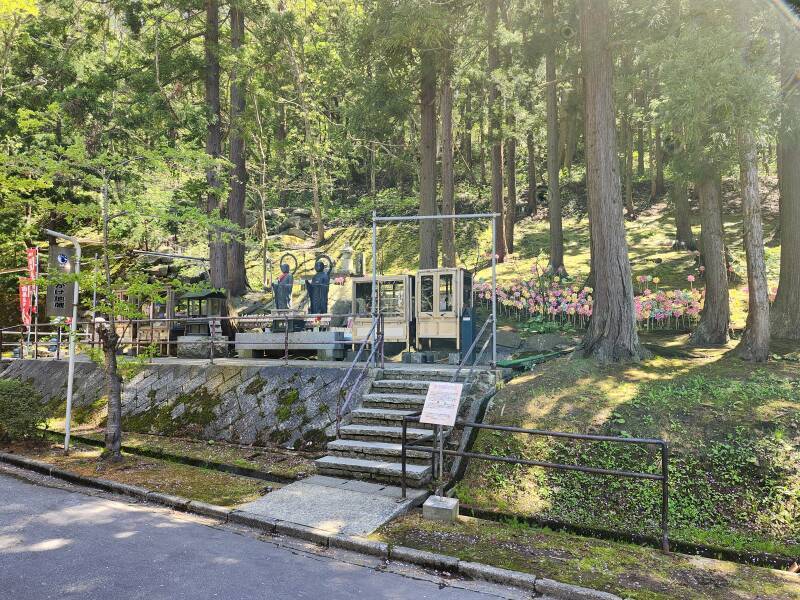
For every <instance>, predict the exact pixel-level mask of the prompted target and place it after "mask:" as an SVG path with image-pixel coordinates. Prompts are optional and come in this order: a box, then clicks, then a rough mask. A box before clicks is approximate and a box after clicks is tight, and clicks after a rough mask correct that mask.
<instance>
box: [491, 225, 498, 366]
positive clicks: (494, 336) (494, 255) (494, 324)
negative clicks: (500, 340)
mask: <svg viewBox="0 0 800 600" xmlns="http://www.w3.org/2000/svg"><path fill="white" fill-rule="evenodd" d="M492 366H493V367H495V366H497V219H496V218H493V219H492Z"/></svg>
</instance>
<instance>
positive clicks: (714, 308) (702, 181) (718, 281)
mask: <svg viewBox="0 0 800 600" xmlns="http://www.w3.org/2000/svg"><path fill="white" fill-rule="evenodd" d="M696 185H697V193H698V195H699V196H700V247H701V252H702V257H703V265H704V267H705V271H704V276H705V280H706V295H705V300H704V302H703V312H702V313H701V315H700V323H698V325H697V328H696V329H695V330H694V331H693V332H692V335H691V341H692V343H693V344H695V345H698V346H706V345H717V344H725V343H726V342H727V341H728V328H729V326H730V320H731V309H730V294H729V292H728V269H727V265H726V261H725V240H724V236H723V230H722V182H721V180H720V175H719V171H717V170H715V168H714V167H711V166H708V167H706V168H705V169H704V171H703V174H702V175H701V176H700V178H699V179H698V181H697V184H696Z"/></svg>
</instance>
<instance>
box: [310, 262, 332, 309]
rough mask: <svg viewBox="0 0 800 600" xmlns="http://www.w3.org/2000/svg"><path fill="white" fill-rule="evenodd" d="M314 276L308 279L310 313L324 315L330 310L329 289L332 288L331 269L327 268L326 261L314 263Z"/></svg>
mask: <svg viewBox="0 0 800 600" xmlns="http://www.w3.org/2000/svg"><path fill="white" fill-rule="evenodd" d="M314 270H315V271H316V273H314V276H313V277H312V278H311V281H306V290H308V298H309V301H310V308H309V314H312V315H322V314H326V313H327V312H328V291H329V289H330V282H331V276H330V269H328V270H327V271H326V270H325V263H323V262H322V261H321V260H318V261H317V262H316V263H314Z"/></svg>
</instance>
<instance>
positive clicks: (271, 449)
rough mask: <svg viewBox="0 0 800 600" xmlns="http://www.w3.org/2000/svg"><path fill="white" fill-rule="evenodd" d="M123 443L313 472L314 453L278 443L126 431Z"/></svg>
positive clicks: (278, 471) (96, 434)
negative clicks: (250, 443) (238, 442)
mask: <svg viewBox="0 0 800 600" xmlns="http://www.w3.org/2000/svg"><path fill="white" fill-rule="evenodd" d="M80 435H81V436H84V437H88V438H92V439H96V440H102V439H103V432H102V431H99V430H96V429H95V430H88V431H87V430H84V431H81V432H80ZM122 443H123V445H124V446H127V447H130V448H137V449H141V450H147V451H150V452H164V453H169V454H176V455H178V456H185V457H188V458H194V459H198V460H206V461H213V462H219V463H223V464H229V465H234V466H237V467H244V468H248V469H257V470H259V471H263V472H265V473H270V474H272V475H278V476H280V477H286V478H292V479H293V478H296V477H303V476H306V475H313V474H314V472H315V469H314V459H316V458H318V457H319V455H318V454H316V453H309V452H299V451H293V450H286V449H284V448H280V447H278V446H264V447H262V446H258V447H255V446H252V447H247V446H238V445H235V444H226V443H223V442H208V441H203V440H196V439H191V438H185V437H175V436H162V435H150V434H146V433H135V432H130V431H126V432H124V433H123V434H122Z"/></svg>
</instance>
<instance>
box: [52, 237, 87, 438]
mask: <svg viewBox="0 0 800 600" xmlns="http://www.w3.org/2000/svg"><path fill="white" fill-rule="evenodd" d="M44 232H45V233H46V234H47V235H50V236H53V237H56V238H61V239H64V240H67V241H68V242H71V243H72V245H73V246H75V286H74V287H73V294H72V322H71V323H70V324H69V366H68V368H67V414H66V415H65V417H64V454H67V453H69V429H70V423H71V421H72V388H73V385H72V382H73V380H74V379H75V338H76V337H77V336H76V332H77V328H78V295H79V293H80V291H79V289H78V288H79V286H80V284H79V283H78V275H80V273H81V245H80V244H79V243H78V239H77V238H74V237H72V236H70V235H66V234H64V233H59V232H58V231H52V230H50V229H45V230H44Z"/></svg>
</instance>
